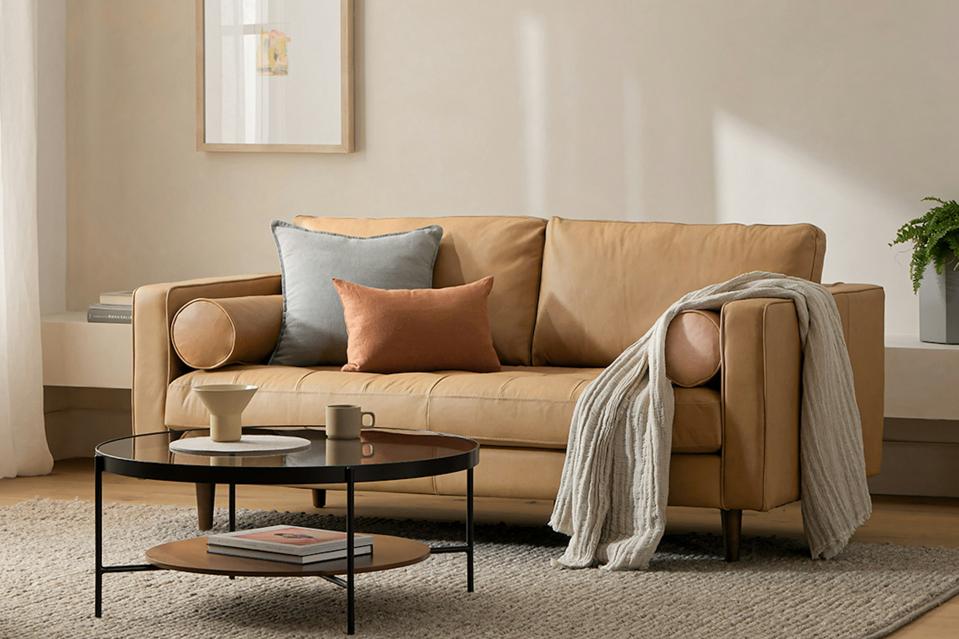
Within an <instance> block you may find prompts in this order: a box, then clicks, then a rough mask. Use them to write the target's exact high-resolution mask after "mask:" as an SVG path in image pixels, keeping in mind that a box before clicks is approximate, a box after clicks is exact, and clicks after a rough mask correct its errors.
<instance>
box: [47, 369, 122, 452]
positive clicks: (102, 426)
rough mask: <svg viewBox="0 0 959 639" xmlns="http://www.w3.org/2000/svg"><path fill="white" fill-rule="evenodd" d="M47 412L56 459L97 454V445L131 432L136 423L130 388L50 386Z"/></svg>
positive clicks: (48, 431)
mask: <svg viewBox="0 0 959 639" xmlns="http://www.w3.org/2000/svg"><path fill="white" fill-rule="evenodd" d="M43 413H44V422H45V424H46V432H47V443H48V445H49V446H50V453H51V454H52V455H53V458H54V459H55V460H60V459H70V458H73V457H93V449H94V447H95V446H96V445H97V444H99V443H100V442H103V441H106V440H108V439H113V438H115V437H123V436H124V435H129V434H130V433H131V430H132V424H133V417H132V413H131V410H130V391H128V390H117V389H105V388H68V387H60V386H46V387H44V392H43Z"/></svg>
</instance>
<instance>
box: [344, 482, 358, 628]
mask: <svg viewBox="0 0 959 639" xmlns="http://www.w3.org/2000/svg"><path fill="white" fill-rule="evenodd" d="M353 492H354V485H353V469H352V468H347V469H346V634H348V635H352V634H354V633H355V632H356V624H355V621H354V610H355V597H354V584H353V581H354V578H355V575H354V560H355V557H354V556H353V533H354V523H353V515H354V503H353V502H354V497H355V496H354V494H353Z"/></svg>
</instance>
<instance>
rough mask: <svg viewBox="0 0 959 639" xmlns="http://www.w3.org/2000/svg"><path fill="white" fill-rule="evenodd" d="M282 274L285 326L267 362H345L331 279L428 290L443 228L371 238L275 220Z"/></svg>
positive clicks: (340, 319) (340, 315) (339, 313)
mask: <svg viewBox="0 0 959 639" xmlns="http://www.w3.org/2000/svg"><path fill="white" fill-rule="evenodd" d="M273 237H274V239H275V240H276V246H277V250H278V251H279V254H280V268H281V271H282V274H283V327H282V328H281V330H280V339H279V342H278V343H277V345H276V350H275V351H274V352H273V357H272V358H271V359H270V363H271V364H287V365H290V366H310V365H313V364H342V363H343V362H345V361H346V325H345V324H344V323H343V307H342V305H341V304H340V298H339V297H338V296H337V294H336V291H335V290H334V289H333V283H332V280H331V278H334V277H339V278H343V279H347V280H350V281H352V282H358V283H360V284H363V285H365V286H375V287H377V288H385V289H394V288H401V289H410V288H430V287H431V286H433V263H434V262H435V261H436V252H437V250H438V249H439V245H440V240H441V239H442V238H443V229H442V228H440V227H439V226H435V225H434V226H427V227H424V228H421V229H416V230H414V231H409V232H406V233H391V234H389V235H378V236H375V237H350V236H348V235H336V234H334V233H323V232H320V231H309V230H307V229H303V228H299V227H297V226H293V225H292V224H287V223H286V222H280V221H276V222H273Z"/></svg>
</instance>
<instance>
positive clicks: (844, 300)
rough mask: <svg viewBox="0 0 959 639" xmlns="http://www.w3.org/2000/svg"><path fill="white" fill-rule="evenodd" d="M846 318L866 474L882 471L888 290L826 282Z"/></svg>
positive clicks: (870, 286) (844, 332) (843, 319)
mask: <svg viewBox="0 0 959 639" xmlns="http://www.w3.org/2000/svg"><path fill="white" fill-rule="evenodd" d="M825 287H826V290H828V291H829V292H831V293H832V295H833V299H834V300H836V306H837V307H838V308H839V317H840V318H841V319H842V331H843V335H844V336H845V338H846V348H847V350H848V351H849V363H850V364H852V372H853V377H854V378H855V384H856V403H857V404H859V414H860V415H861V416H862V441H863V448H864V449H865V453H866V474H867V475H870V476H872V475H875V474H878V473H879V468H880V466H881V464H882V427H883V417H884V414H885V410H884V408H885V406H884V399H885V368H884V366H885V356H886V346H885V319H884V317H885V315H884V312H885V300H886V296H885V291H883V289H882V287H881V286H875V285H872V284H842V283H840V284H826V285H825Z"/></svg>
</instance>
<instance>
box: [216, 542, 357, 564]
mask: <svg viewBox="0 0 959 639" xmlns="http://www.w3.org/2000/svg"><path fill="white" fill-rule="evenodd" d="M206 551H207V552H209V553H213V554H215V555H229V556H230V557H245V558H247V559H265V560H266V561H282V562H283V563H287V564H299V565H301V566H307V565H311V564H318V563H321V562H324V561H335V560H337V559H345V558H346V548H344V549H343V550H330V551H327V552H317V553H313V554H312V555H302V556H301V555H289V554H286V553H282V552H267V551H266V550H249V549H247V548H234V547H233V546H219V545H216V544H211V543H207V546H206ZM372 552H373V545H372V544H366V545H363V546H357V547H356V548H354V549H353V556H354V557H359V556H361V555H369V554H371V553H372Z"/></svg>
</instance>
